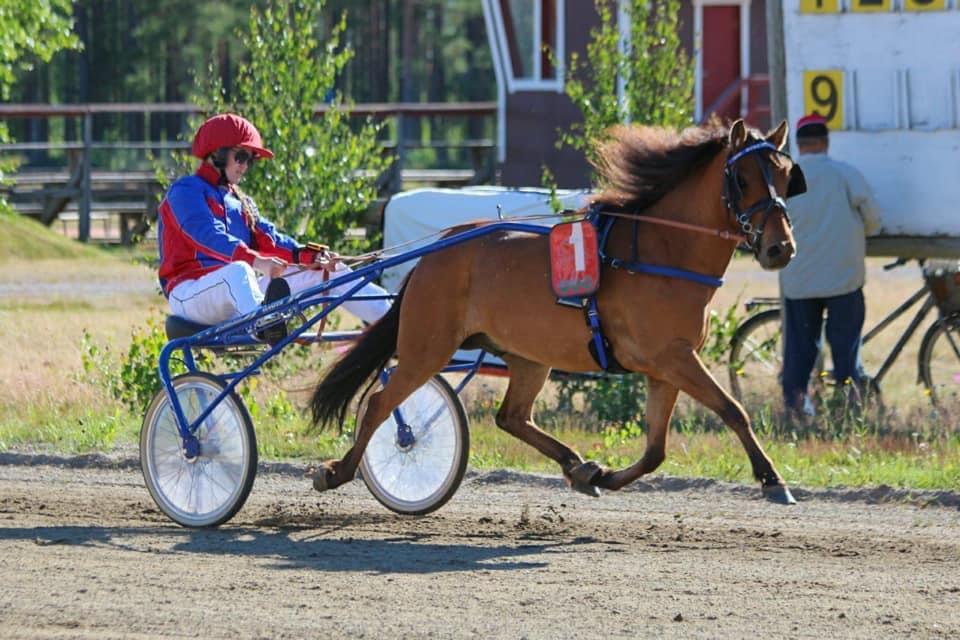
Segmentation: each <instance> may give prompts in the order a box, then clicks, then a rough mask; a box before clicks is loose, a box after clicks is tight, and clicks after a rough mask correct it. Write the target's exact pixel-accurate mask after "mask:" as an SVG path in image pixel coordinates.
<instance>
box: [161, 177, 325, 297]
mask: <svg viewBox="0 0 960 640" xmlns="http://www.w3.org/2000/svg"><path fill="white" fill-rule="evenodd" d="M219 178H220V175H219V173H217V171H216V169H214V168H213V167H212V166H210V165H207V164H204V165H201V166H200V168H199V169H198V170H197V173H196V174H194V175H192V176H185V177H182V178H180V179H178V180H177V181H176V182H174V183H173V185H171V187H170V189H169V191H167V195H166V197H165V198H164V199H163V202H161V203H160V208H159V210H158V216H157V217H158V218H159V226H158V229H157V238H158V240H159V242H158V244H159V249H160V271H159V276H160V287H161V288H162V289H163V294H164V295H165V296H169V295H170V292H171V291H173V289H174V287H176V286H177V285H178V284H180V283H181V282H184V281H185V280H195V279H197V278H199V277H200V276H202V275H204V274H206V273H210V272H211V271H215V270H217V269H219V268H220V267H222V266H224V265H225V264H228V263H230V262H237V261H243V262H246V263H247V264H250V265H252V264H253V261H254V259H255V258H257V257H268V256H275V257H277V258H281V259H283V260H286V261H287V262H290V263H302V264H308V263H310V262H312V261H313V259H314V257H315V255H316V252H315V251H313V250H312V249H307V248H305V247H303V246H301V245H300V244H298V243H297V242H296V241H295V240H294V239H293V238H291V237H290V236H287V235H284V234H283V233H280V232H279V231H278V230H277V228H276V227H275V226H274V225H273V224H272V223H271V222H269V221H267V220H264V219H263V218H261V217H260V216H259V215H256V211H253V212H252V213H253V214H254V217H255V222H254V223H253V224H252V226H251V225H250V224H249V223H248V222H247V218H246V217H245V216H244V213H243V206H242V203H241V201H240V197H239V196H238V195H237V194H236V193H234V192H233V191H232V190H231V189H229V188H228V187H226V186H218V180H219ZM248 202H249V203H250V205H249V206H250V207H254V206H255V205H252V202H251V201H248ZM248 208H249V207H248Z"/></svg>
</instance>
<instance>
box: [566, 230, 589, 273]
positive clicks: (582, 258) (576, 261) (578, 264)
mask: <svg viewBox="0 0 960 640" xmlns="http://www.w3.org/2000/svg"><path fill="white" fill-rule="evenodd" d="M569 242H570V244H572V245H573V269H574V271H578V272H579V271H583V270H585V269H586V268H587V264H586V263H587V257H586V255H585V253H584V251H583V228H582V227H581V226H580V223H577V224H575V225H573V230H572V231H571V232H570V240H569Z"/></svg>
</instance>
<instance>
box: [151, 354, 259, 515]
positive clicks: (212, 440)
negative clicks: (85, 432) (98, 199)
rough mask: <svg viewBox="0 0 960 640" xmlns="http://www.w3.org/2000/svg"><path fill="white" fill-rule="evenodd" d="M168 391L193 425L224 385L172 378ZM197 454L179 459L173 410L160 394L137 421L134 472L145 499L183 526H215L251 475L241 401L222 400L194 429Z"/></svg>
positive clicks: (252, 460)
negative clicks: (139, 474)
mask: <svg viewBox="0 0 960 640" xmlns="http://www.w3.org/2000/svg"><path fill="white" fill-rule="evenodd" d="M173 387H174V390H175V392H176V394H177V397H178V398H179V399H180V403H181V407H182V409H183V411H184V413H185V414H186V419H187V420H191V421H192V420H193V419H195V418H196V417H197V416H198V415H200V412H201V411H202V410H203V409H204V408H205V407H206V406H207V405H206V403H208V402H209V401H210V400H212V399H213V398H215V397H216V396H217V395H219V394H220V393H221V392H222V391H223V389H224V388H226V384H224V382H223V380H221V379H220V378H218V377H216V376H214V375H211V374H209V373H202V372H195V373H187V374H183V375H181V376H177V377H176V378H174V379H173ZM196 436H197V439H198V440H199V441H200V454H199V455H198V456H197V457H195V458H193V459H192V460H190V459H187V458H186V457H185V456H184V454H183V442H182V439H181V437H180V432H179V430H178V429H177V421H176V418H175V417H174V414H173V406H172V405H171V403H170V399H169V398H168V397H167V394H166V392H165V391H164V390H163V389H160V391H159V392H157V394H156V395H155V396H154V398H153V400H152V401H151V403H150V406H149V407H148V408H147V411H146V414H145V415H144V418H143V427H142V428H141V430H140V468H141V470H142V471H143V479H144V482H145V484H146V486H147V490H148V491H149V492H150V496H151V497H152V498H153V501H154V502H155V503H156V504H157V507H159V509H160V511H162V512H163V513H164V514H165V515H166V516H167V517H168V518H170V519H171V520H173V521H174V522H176V523H177V524H179V525H181V526H184V527H216V526H218V525H221V524H223V523H224V522H226V521H227V520H229V519H230V518H232V517H233V516H234V515H236V513H237V512H238V511H239V510H240V508H241V507H243V504H244V502H246V500H247V496H249V495H250V489H251V488H252V487H253V480H254V477H255V476H256V473H257V439H256V434H255V433H254V430H253V422H252V421H251V419H250V414H249V413H248V412H247V409H246V407H245V406H244V404H243V401H242V400H241V399H240V397H239V396H237V395H236V394H235V393H232V392H231V393H230V394H229V395H227V397H225V398H224V399H223V400H222V401H221V402H220V404H219V405H217V408H216V409H214V410H213V412H212V413H211V414H210V415H209V416H208V417H207V418H206V419H205V420H204V422H203V424H201V425H200V427H199V428H198V429H197V433H196Z"/></svg>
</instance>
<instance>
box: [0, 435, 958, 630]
mask: <svg viewBox="0 0 960 640" xmlns="http://www.w3.org/2000/svg"><path fill="white" fill-rule="evenodd" d="M50 462H53V463H55V464H50ZM38 463H45V464H38ZM71 466H74V467H75V468H71ZM104 466H105V465H103V464H101V463H96V462H95V461H94V463H91V462H90V461H84V460H80V461H77V460H76V459H74V460H53V461H51V460H49V459H46V458H42V457H39V456H30V455H18V454H3V456H0V558H2V561H0V584H2V585H3V586H2V587H0V635H2V636H3V637H11V638H21V637H22V638H49V637H65V638H93V637H96V638H107V637H160V636H162V637H184V638H186V637H190V638H196V637H201V638H306V637H321V636H322V635H330V636H331V637H349V638H364V637H366V638H373V637H376V638H380V637H391V638H407V637H411V638H412V637H416V638H472V637H483V638H559V637H587V638H614V637H622V638H637V637H670V638H681V637H682V638H689V637H704V638H736V637H746V636H751V637H753V636H760V637H764V636H767V637H783V638H870V639H875V638H889V637H907V636H909V637H911V638H931V637H934V638H956V637H960V509H958V505H960V496H957V495H955V494H926V495H914V496H913V499H912V500H911V501H909V502H907V501H904V500H898V501H890V500H889V499H890V498H892V497H896V496H897V495H898V494H897V493H896V492H892V491H889V490H882V489H881V490H874V491H860V492H844V491H831V492H805V491H802V490H797V492H796V493H797V497H798V498H799V499H800V504H799V505H797V506H796V507H781V506H776V505H770V504H767V503H765V502H763V501H761V500H759V499H758V493H759V491H758V490H756V489H755V488H753V487H743V486H739V485H729V484H720V483H714V482H709V481H685V480H678V479H669V478H655V479H653V480H651V481H650V482H649V483H639V484H637V485H635V486H633V487H630V488H628V490H625V491H623V492H621V493H618V494H605V495H604V496H603V497H602V498H600V499H597V500H592V499H590V498H587V497H583V496H580V495H579V494H575V493H572V492H570V491H569V490H567V489H566V488H564V487H563V486H562V485H561V484H560V482H559V481H558V480H557V479H556V478H552V477H544V476H534V475H524V474H512V473H507V472H493V473H486V474H476V473H470V474H469V475H468V477H467V479H466V480H465V481H464V484H463V485H462V486H461V488H460V490H459V492H458V493H457V495H456V496H455V497H454V498H453V500H452V501H451V502H450V503H448V504H447V505H446V506H445V507H443V508H442V509H441V510H440V511H439V512H437V513H435V514H433V515H430V516H426V517H422V518H401V517H398V516H395V515H393V514H391V513H390V512H388V511H386V510H385V509H384V508H383V507H381V506H380V505H379V504H378V503H377V502H376V501H375V500H374V499H373V498H372V497H371V496H370V495H369V494H368V493H367V491H366V489H365V487H364V486H363V485H362V483H360V482H354V483H352V484H350V485H348V486H346V487H343V488H341V489H339V490H338V491H336V492H333V493H329V494H325V495H320V494H316V493H313V492H312V490H311V489H310V488H309V483H308V482H307V481H305V480H304V479H303V478H302V477H300V473H301V472H302V469H300V468H298V467H296V466H292V465H274V467H273V468H272V469H261V472H260V473H259V475H258V478H257V482H256V484H255V486H254V489H253V492H252V494H251V497H250V500H249V501H248V502H247V504H246V506H245V507H244V508H243V509H242V510H241V511H240V513H239V514H238V515H237V516H236V518H234V520H232V521H231V522H229V523H228V524H226V525H224V526H223V527H221V528H220V529H216V530H202V531H191V530H186V529H181V528H179V527H177V526H175V525H173V524H171V523H170V522H169V521H167V520H165V518H164V516H162V514H160V513H159V512H158V511H157V510H156V508H155V507H154V505H153V503H152V502H151V499H150V497H149V495H148V494H147V491H146V489H145V488H144V486H143V482H142V479H141V477H140V474H139V470H138V469H137V467H136V464H135V462H134V461H127V462H126V464H125V465H121V466H120V467H119V468H117V467H113V468H104ZM106 466H107V467H110V466H111V465H106Z"/></svg>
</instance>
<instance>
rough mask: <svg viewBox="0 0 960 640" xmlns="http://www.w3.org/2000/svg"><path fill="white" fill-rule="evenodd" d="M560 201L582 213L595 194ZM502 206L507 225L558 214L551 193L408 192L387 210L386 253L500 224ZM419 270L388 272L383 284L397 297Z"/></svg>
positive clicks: (567, 194)
mask: <svg viewBox="0 0 960 640" xmlns="http://www.w3.org/2000/svg"><path fill="white" fill-rule="evenodd" d="M556 195H557V198H558V199H559V200H560V204H561V205H562V207H563V208H564V209H579V208H580V207H583V206H585V205H586V202H587V198H588V196H589V192H588V191H570V190H559V191H557V194H556ZM498 206H499V207H500V214H501V216H502V218H503V219H504V220H510V219H514V218H518V217H522V216H531V215H542V214H549V213H552V211H553V209H551V207H550V192H549V191H548V190H546V189H511V188H506V187H468V188H465V189H415V190H413V191H404V192H402V193H398V194H396V195H395V196H393V197H392V198H390V200H389V202H387V206H386V207H385V208H384V211H383V247H384V249H385V250H387V252H388V254H389V255H395V254H398V253H402V252H406V251H410V250H412V249H416V248H418V247H422V246H424V245H427V244H429V243H431V242H436V241H437V240H438V235H437V234H436V232H437V231H440V230H442V229H447V228H449V227H453V226H456V225H458V224H463V223H466V222H473V221H476V220H496V219H497V207H498ZM559 221H560V218H559V217H549V218H540V219H536V220H518V222H524V223H529V224H539V225H543V226H553V225H554V224H556V223H557V222H559ZM399 245H403V246H399ZM394 247H396V250H393V248H394ZM414 264H415V261H410V262H405V263H403V264H402V265H399V266H397V267H394V268H392V269H387V270H386V271H385V272H384V274H383V278H382V279H381V281H382V283H383V286H384V287H386V288H387V289H388V290H389V291H394V292H395V291H396V290H397V289H399V288H400V285H401V284H402V283H403V278H404V276H406V274H407V272H408V271H410V269H412V268H413V266H414Z"/></svg>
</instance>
